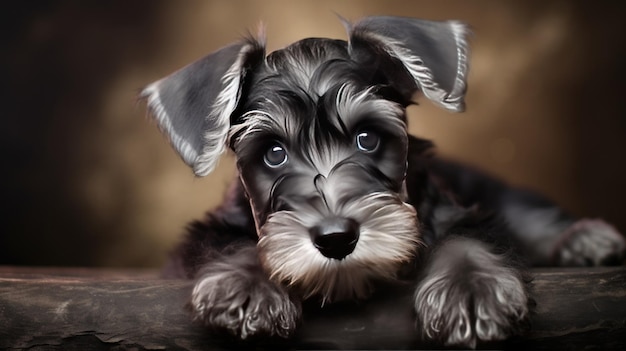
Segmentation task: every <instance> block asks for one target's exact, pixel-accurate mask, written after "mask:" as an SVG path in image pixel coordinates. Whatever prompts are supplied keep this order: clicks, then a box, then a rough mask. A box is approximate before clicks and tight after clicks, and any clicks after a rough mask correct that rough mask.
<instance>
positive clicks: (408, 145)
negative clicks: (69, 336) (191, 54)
mask: <svg viewBox="0 0 626 351" xmlns="http://www.w3.org/2000/svg"><path fill="white" fill-rule="evenodd" d="M346 27H347V29H348V32H349V40H348V41H344V40H332V39H322V38H311V39H304V40H301V41H298V42H296V43H294V44H292V45H290V46H288V47H286V48H284V49H282V50H278V51H275V52H273V53H271V54H269V55H267V56H266V54H265V48H264V42H263V40H262V39H261V40H259V39H253V38H248V39H244V40H242V41H240V42H237V43H234V44H232V45H230V46H227V47H225V48H222V49H220V50H218V51H216V52H214V53H212V54H210V55H208V56H206V57H204V58H202V59H200V60H199V61H197V62H195V63H192V64H191V65H189V66H187V67H185V68H183V69H181V70H179V71H177V72H175V73H173V74H172V75H170V76H168V77H165V78H163V79H161V80H159V81H157V82H155V83H153V84H151V85H149V86H148V87H147V88H145V89H144V90H143V92H142V94H141V96H142V97H143V98H145V99H146V100H147V103H148V107H149V109H150V111H151V112H152V115H153V116H154V118H155V120H156V121H157V124H158V126H159V128H160V129H161V131H162V132H163V133H164V134H166V135H167V137H169V140H170V142H171V144H172V145H173V147H174V149H176V151H177V152H178V153H179V154H180V156H181V157H182V159H183V160H184V161H185V163H187V164H188V165H189V166H190V167H192V168H193V171H194V172H195V174H196V175H198V176H204V175H207V174H208V173H210V172H211V171H212V170H213V169H214V168H215V165H216V163H217V161H218V158H219V156H220V155H221V154H222V153H223V152H224V151H225V150H226V148H227V147H228V148H230V149H231V150H232V151H233V152H234V153H235V155H236V160H237V161H236V163H237V168H238V171H239V172H238V175H239V177H238V180H237V181H236V182H235V183H234V185H233V186H232V187H231V190H230V191H229V194H228V196H227V197H226V200H225V202H224V203H223V204H222V205H221V206H220V207H219V208H217V209H216V210H215V211H213V212H212V213H209V214H208V215H207V217H206V218H205V219H204V220H202V221H197V222H194V223H192V224H191V225H190V226H189V229H188V233H187V237H186V240H185V241H184V242H183V243H182V245H181V246H180V247H179V248H178V250H177V251H176V253H175V255H174V257H173V260H172V261H171V263H170V266H169V272H170V273H171V274H174V275H178V276H184V277H188V278H193V279H195V286H194V289H193V293H192V295H191V300H190V307H191V309H192V313H193V316H194V317H195V318H196V319H197V320H200V321H202V322H203V323H204V324H205V325H206V326H207V327H209V328H212V329H220V330H227V331H230V332H231V333H233V334H235V335H236V336H238V337H240V338H242V339H245V338H249V337H252V336H261V337H269V336H280V337H289V336H290V335H292V334H293V332H294V330H295V328H296V326H297V324H298V321H299V320H300V318H301V314H302V308H301V303H302V302H303V301H305V300H312V299H315V300H316V301H317V302H318V303H320V304H322V305H323V304H325V303H332V302H335V301H341V300H353V299H366V298H367V297H368V296H369V295H370V294H371V293H372V292H373V291H374V290H375V289H384V287H385V286H388V285H389V284H393V283H394V282H405V283H406V282H407V281H410V282H412V283H411V284H407V286H411V289H414V292H415V294H414V304H413V305H412V306H407V307H406V308H411V309H413V310H414V311H415V313H416V319H417V326H418V330H417V331H416V332H417V333H420V334H421V335H422V336H423V337H424V338H426V339H430V340H433V341H434V342H437V343H441V344H444V345H460V346H464V347H474V346H475V345H476V343H477V342H481V341H492V340H501V339H504V338H506V337H508V336H510V335H513V334H516V333H518V332H519V329H520V326H522V325H523V324H524V322H525V320H526V319H527V318H528V316H529V285H528V280H527V279H525V274H524V273H523V272H524V271H523V270H522V267H523V265H524V263H525V262H528V263H531V264H536V265H550V264H557V265H568V266H583V265H601V264H609V263H613V262H620V260H621V259H622V258H623V255H624V249H625V247H626V245H625V241H624V239H623V237H622V236H621V235H620V234H619V233H618V232H617V231H616V230H615V229H613V228H612V227H611V226H610V225H608V224H606V223H604V222H602V221H599V220H587V219H576V218H573V217H571V216H570V215H568V214H566V213H565V212H564V211H563V210H561V209H560V208H559V207H557V206H555V205H554V204H552V203H551V202H549V201H546V200H544V199H543V198H542V197H540V196H538V195H536V194H533V193H530V192H526V191H523V190H520V189H515V188H511V187H508V186H506V185H504V184H503V183H501V182H499V181H497V180H494V179H491V178H489V177H487V176H485V175H483V174H481V173H480V172H477V171H475V170H472V169H469V168H467V167H464V166H461V165H458V164H455V163H451V162H448V161H444V160H441V159H439V158H437V157H434V156H433V152H432V144H431V143H430V142H429V141H426V140H423V139H418V138H416V137H413V136H410V135H408V134H407V117H406V107H407V106H408V105H410V104H412V103H413V100H412V99H413V97H414V95H415V93H416V92H418V91H419V92H421V93H422V94H423V95H424V96H426V98H428V99H429V100H431V101H432V102H434V103H436V104H438V105H440V106H442V107H443V108H445V109H448V110H451V111H456V112H459V111H462V110H463V109H464V95H465V91H466V78H467V71H468V56H469V52H468V43H467V39H466V36H467V34H468V31H467V28H466V26H465V25H463V24H461V23H459V22H454V21H449V22H431V21H425V20H418V19H411V18H402V17H368V18H365V19H363V20H361V21H359V22H357V23H356V24H348V23H346Z"/></svg>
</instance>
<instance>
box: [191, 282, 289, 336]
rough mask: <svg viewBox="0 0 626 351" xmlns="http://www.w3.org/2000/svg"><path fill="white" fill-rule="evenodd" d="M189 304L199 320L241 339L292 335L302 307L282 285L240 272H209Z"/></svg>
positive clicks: (194, 292) (198, 284)
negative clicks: (290, 296)
mask: <svg viewBox="0 0 626 351" xmlns="http://www.w3.org/2000/svg"><path fill="white" fill-rule="evenodd" d="M189 307H190V309H191V311H192V314H193V317H194V319H195V320H199V321H201V322H202V323H204V325H206V326H207V327H209V328H210V329H213V330H226V331H228V332H230V333H231V334H233V335H235V336H238V337H239V338H241V339H248V338H250V337H253V336H279V337H283V338H287V337H289V336H290V335H291V334H292V333H293V332H294V331H295V329H296V324H297V322H298V320H299V318H300V306H299V305H298V304H296V303H294V302H293V301H292V300H291V299H290V298H289V296H288V294H287V292H286V291H284V289H283V288H281V287H280V286H278V285H276V284H274V283H272V282H270V281H269V280H267V279H266V278H264V277H260V276H257V275H252V274H249V273H247V272H240V271H230V272H229V271H227V270H226V271H218V272H210V273H205V274H204V275H202V276H201V278H200V279H198V281H197V282H196V285H195V286H194V289H193V293H192V296H191V301H190V303H189Z"/></svg>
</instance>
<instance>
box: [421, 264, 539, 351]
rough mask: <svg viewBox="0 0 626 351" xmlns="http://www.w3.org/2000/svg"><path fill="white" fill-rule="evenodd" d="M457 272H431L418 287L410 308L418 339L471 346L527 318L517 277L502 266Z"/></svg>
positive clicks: (515, 327)
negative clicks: (412, 310) (445, 273)
mask: <svg viewBox="0 0 626 351" xmlns="http://www.w3.org/2000/svg"><path fill="white" fill-rule="evenodd" d="M463 274H464V276H463V277H460V276H458V275H447V276H446V275H443V276H435V277H432V278H430V279H427V280H426V281H424V282H423V283H422V284H421V285H420V286H419V288H418V290H417V294H416V300H415V308H416V311H417V318H418V326H419V328H420V329H421V332H422V335H423V337H425V338H427V339H431V340H433V341H436V342H438V343H443V344H444V345H446V346H460V347H464V348H465V347H468V348H475V347H476V344H477V342H479V341H480V342H490V341H497V340H503V339H506V338H507V337H509V336H512V335H513V334H515V333H517V332H518V331H519V329H521V327H522V326H523V325H524V324H525V322H526V320H527V317H528V297H527V295H526V290H525V288H524V283H523V281H522V280H521V278H520V277H518V275H517V274H515V273H514V271H512V270H509V269H506V268H504V267H499V268H497V269H491V272H487V271H480V272H479V271H475V272H469V273H468V274H465V273H463Z"/></svg>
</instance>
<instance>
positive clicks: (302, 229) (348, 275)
mask: <svg viewBox="0 0 626 351" xmlns="http://www.w3.org/2000/svg"><path fill="white" fill-rule="evenodd" d="M301 207H302V208H298V209H296V210H286V211H279V212H276V213H273V214H271V215H270V216H269V217H268V220H267V222H266V223H265V224H264V225H263V227H262V228H261V233H260V234H261V235H260V239H259V242H258V248H259V255H260V258H261V262H262V264H263V266H264V268H265V270H266V271H267V272H268V273H269V275H270V278H271V279H272V280H274V281H275V282H278V283H282V284H286V285H287V286H289V287H291V288H295V289H297V290H298V291H299V292H301V293H302V294H303V295H304V296H305V297H306V298H308V297H312V296H320V297H321V299H322V304H324V303H325V302H333V301H339V300H346V299H353V298H357V299H360V298H365V297H367V296H368V295H369V294H370V293H371V291H372V284H373V282H375V281H381V280H393V279H394V278H395V277H396V276H397V272H398V270H399V268H400V266H401V265H402V264H403V263H406V262H408V261H410V260H412V259H413V258H414V255H415V253H416V249H417V247H418V245H420V243H421V242H420V235H419V231H418V220H417V215H416V211H415V209H414V208H413V207H412V206H411V205H409V204H407V203H405V202H403V201H402V199H401V198H400V196H398V195H396V194H391V193H384V192H379V193H372V194H369V195H366V196H363V197H361V198H359V199H357V200H356V201H350V202H348V203H346V204H344V205H342V206H341V208H339V209H338V210H337V211H333V215H336V216H340V217H344V218H352V219H354V220H356V221H357V222H358V223H359V225H360V232H359V235H360V237H359V241H358V243H357V245H356V247H355V249H354V251H353V252H352V253H351V254H350V255H348V256H346V257H345V258H344V259H342V260H337V259H332V258H328V257H325V256H324V255H322V254H321V253H320V252H319V251H318V249H317V248H315V246H314V244H313V242H312V241H311V238H310V235H309V228H311V227H313V226H314V225H315V224H316V223H318V222H319V221H320V220H322V219H323V218H324V217H325V216H324V215H325V214H323V213H320V211H319V210H315V209H314V208H313V207H311V206H307V205H302V206H301Z"/></svg>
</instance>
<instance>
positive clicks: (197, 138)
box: [140, 39, 265, 176]
mask: <svg viewBox="0 0 626 351" xmlns="http://www.w3.org/2000/svg"><path fill="white" fill-rule="evenodd" d="M264 57H265V48H264V45H263V43H262V42H259V41H256V40H253V39H249V40H245V41H242V42H240V43H235V44H232V45H230V46H227V47H225V48H222V49H220V50H218V51H216V52H214V53H212V54H209V55H208V56H206V57H204V58H202V59H200V60H198V61H196V62H194V63H192V64H190V65H188V66H186V67H184V68H182V69H180V70H179V71H177V72H174V73H173V74H171V75H169V76H167V77H165V78H163V79H161V80H158V81H156V82H154V83H152V84H150V85H148V86H147V87H146V88H145V89H143V91H142V92H141V94H140V98H143V99H146V100H147V104H148V108H149V110H150V112H151V114H152V116H153V117H154V119H155V120H156V121H157V124H158V126H159V129H160V130H161V131H162V132H163V133H164V134H165V135H167V136H168V138H169V140H170V143H171V144H172V146H173V147H174V149H176V151H177V152H178V154H179V155H180V156H181V157H182V159H183V160H184V161H185V163H186V164H187V165H189V166H190V167H192V168H193V171H194V173H195V174H196V175H197V176H205V175H207V174H209V173H210V172H211V171H212V170H213V169H214V168H215V166H216V164H217V161H218V159H219V156H220V155H221V154H222V153H223V152H224V150H225V149H226V139H227V137H228V129H229V128H230V115H231V114H232V113H233V111H234V110H235V109H236V108H237V104H238V103H239V99H240V97H241V91H242V85H243V83H244V79H245V76H246V73H247V72H249V71H250V70H251V69H252V67H254V66H255V65H256V64H258V63H259V62H261V61H262V60H263V58H264Z"/></svg>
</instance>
